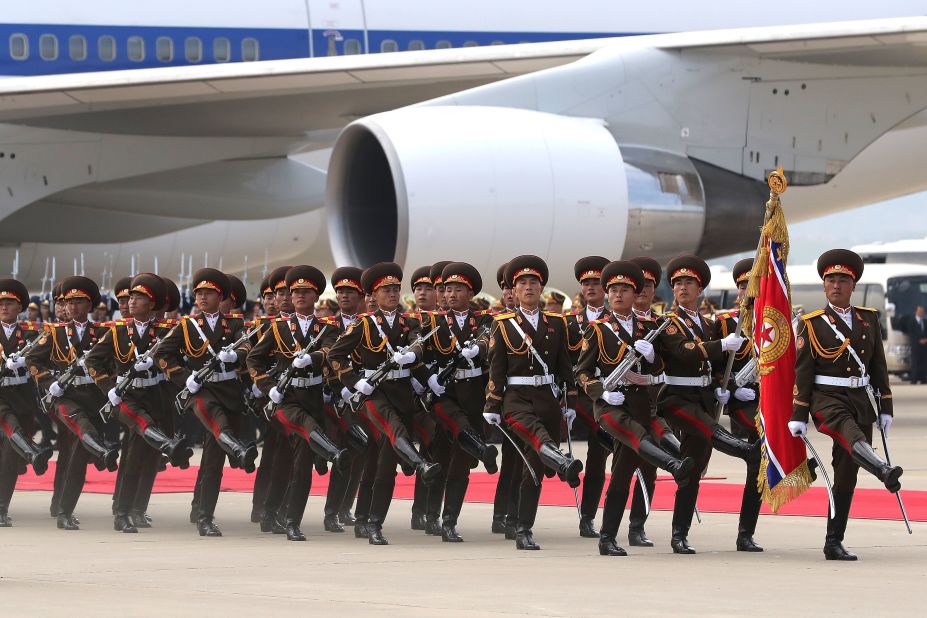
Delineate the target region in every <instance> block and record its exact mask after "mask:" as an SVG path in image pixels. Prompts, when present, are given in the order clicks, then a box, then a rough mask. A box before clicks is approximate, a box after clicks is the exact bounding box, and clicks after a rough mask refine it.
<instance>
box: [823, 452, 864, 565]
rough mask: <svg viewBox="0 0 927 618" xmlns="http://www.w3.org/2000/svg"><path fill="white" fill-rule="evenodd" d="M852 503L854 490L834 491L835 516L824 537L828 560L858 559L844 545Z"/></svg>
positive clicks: (829, 518) (830, 520)
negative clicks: (845, 491)
mask: <svg viewBox="0 0 927 618" xmlns="http://www.w3.org/2000/svg"><path fill="white" fill-rule="evenodd" d="M857 444H858V443H857ZM852 503H853V492H852V491H851V492H847V493H837V492H834V513H833V515H834V516H833V517H828V518H827V536H825V537H824V558H826V559H827V560H845V561H853V560H856V559H857V557H856V554H851V553H850V552H848V551H847V549H846V547H844V546H843V535H844V534H845V533H846V530H847V520H848V519H849V518H850V505H851V504H852Z"/></svg>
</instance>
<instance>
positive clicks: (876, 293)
mask: <svg viewBox="0 0 927 618" xmlns="http://www.w3.org/2000/svg"><path fill="white" fill-rule="evenodd" d="M863 306H865V307H872V308H873V309H876V310H878V312H879V324H881V325H882V339H885V338H887V337H888V326H887V324H886V321H885V290H884V289H883V288H882V286H881V285H879V284H878V283H870V284H869V285H867V286H866V296H865V300H863Z"/></svg>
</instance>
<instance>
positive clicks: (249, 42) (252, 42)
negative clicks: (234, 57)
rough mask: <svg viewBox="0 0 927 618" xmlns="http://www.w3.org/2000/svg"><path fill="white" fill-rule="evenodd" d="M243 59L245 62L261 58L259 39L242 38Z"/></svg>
mask: <svg viewBox="0 0 927 618" xmlns="http://www.w3.org/2000/svg"><path fill="white" fill-rule="evenodd" d="M241 59H242V60H244V61H245V62H254V61H255V60H260V49H259V47H258V42H257V39H250V38H249V39H242V41H241Z"/></svg>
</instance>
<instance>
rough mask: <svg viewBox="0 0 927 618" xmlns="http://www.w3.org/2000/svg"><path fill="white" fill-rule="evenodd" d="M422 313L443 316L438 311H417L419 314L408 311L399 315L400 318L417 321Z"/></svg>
mask: <svg viewBox="0 0 927 618" xmlns="http://www.w3.org/2000/svg"><path fill="white" fill-rule="evenodd" d="M423 313H433V314H434V315H444V314H443V313H441V312H440V311H419V312H415V311H408V312H406V313H403V314H401V315H402V317H404V318H415V319H416V320H417V319H419V318H420V317H421V315H422V314H423Z"/></svg>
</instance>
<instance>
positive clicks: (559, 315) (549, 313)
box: [544, 311, 566, 318]
mask: <svg viewBox="0 0 927 618" xmlns="http://www.w3.org/2000/svg"><path fill="white" fill-rule="evenodd" d="M544 315H546V316H547V317H549V318H565V317H566V316H565V315H563V314H562V313H557V312H556V311H545V312H544Z"/></svg>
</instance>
